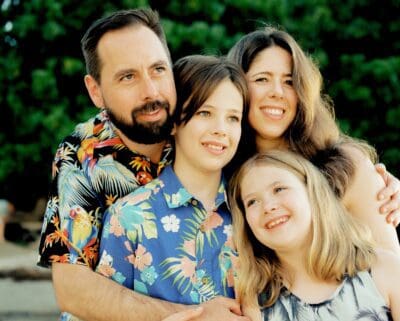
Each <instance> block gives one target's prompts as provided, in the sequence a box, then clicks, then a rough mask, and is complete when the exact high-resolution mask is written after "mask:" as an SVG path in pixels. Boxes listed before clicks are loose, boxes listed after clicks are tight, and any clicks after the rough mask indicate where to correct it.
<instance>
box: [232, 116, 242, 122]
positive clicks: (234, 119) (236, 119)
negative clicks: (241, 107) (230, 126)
mask: <svg viewBox="0 0 400 321" xmlns="http://www.w3.org/2000/svg"><path fill="white" fill-rule="evenodd" d="M229 121H231V122H232V123H240V118H239V117H238V116H229Z"/></svg>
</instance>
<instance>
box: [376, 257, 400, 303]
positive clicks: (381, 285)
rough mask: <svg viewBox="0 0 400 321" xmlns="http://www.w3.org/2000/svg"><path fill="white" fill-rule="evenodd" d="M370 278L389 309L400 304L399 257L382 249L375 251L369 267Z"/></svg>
mask: <svg viewBox="0 0 400 321" xmlns="http://www.w3.org/2000/svg"><path fill="white" fill-rule="evenodd" d="M371 274H372V278H373V280H374V282H375V284H376V287H377V288H378V290H379V292H380V293H381V294H382V296H383V297H384V299H385V301H386V302H387V303H388V306H389V307H390V308H393V303H394V302H399V303H400V287H399V284H400V256H399V255H397V254H395V253H393V252H391V251H388V250H383V249H378V250H377V251H376V261H375V262H374V264H373V265H372V267H371Z"/></svg>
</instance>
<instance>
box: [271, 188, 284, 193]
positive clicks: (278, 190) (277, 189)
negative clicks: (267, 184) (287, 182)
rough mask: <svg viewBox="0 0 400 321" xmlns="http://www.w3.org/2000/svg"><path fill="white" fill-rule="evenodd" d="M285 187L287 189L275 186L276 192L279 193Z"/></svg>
mask: <svg viewBox="0 0 400 321" xmlns="http://www.w3.org/2000/svg"><path fill="white" fill-rule="evenodd" d="M285 189H286V188H285V187H275V188H274V192H275V193H279V192H282V191H284V190H285Z"/></svg>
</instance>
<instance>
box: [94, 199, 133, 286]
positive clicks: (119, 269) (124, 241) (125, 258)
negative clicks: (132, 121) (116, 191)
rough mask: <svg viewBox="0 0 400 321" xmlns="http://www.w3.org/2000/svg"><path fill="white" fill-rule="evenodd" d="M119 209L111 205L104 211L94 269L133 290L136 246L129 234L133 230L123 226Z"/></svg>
mask: <svg viewBox="0 0 400 321" xmlns="http://www.w3.org/2000/svg"><path fill="white" fill-rule="evenodd" d="M117 203H118V202H117ZM119 209H121V208H119ZM119 209H116V206H111V207H109V209H108V210H107V211H106V213H105V217H104V225H103V226H104V228H103V231H102V235H101V243H100V252H99V253H100V255H99V256H100V260H99V264H98V265H97V267H96V271H97V272H98V273H100V274H102V275H104V276H106V277H108V278H110V279H113V280H114V281H116V282H118V283H120V284H121V285H123V286H125V287H127V288H129V289H132V290H133V289H134V262H135V250H136V248H135V247H136V246H135V244H134V243H133V242H132V240H131V239H129V235H131V234H134V231H130V232H129V231H127V230H126V229H125V227H123V224H121V217H122V216H123V214H122V213H121V211H119Z"/></svg>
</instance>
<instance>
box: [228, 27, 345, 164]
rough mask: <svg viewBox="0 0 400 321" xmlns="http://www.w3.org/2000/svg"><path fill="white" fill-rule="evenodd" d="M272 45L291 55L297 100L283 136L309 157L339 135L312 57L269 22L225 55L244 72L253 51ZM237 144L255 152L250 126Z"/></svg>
mask: <svg viewBox="0 0 400 321" xmlns="http://www.w3.org/2000/svg"><path fill="white" fill-rule="evenodd" d="M273 46H278V47H280V48H282V49H284V50H286V51H287V52H288V53H289V54H290V55H291V56H292V60H293V70H292V77H293V86H294V89H295V90H296V93H297V96H298V100H299V102H298V108H297V114H296V116H295V119H294V120H293V123H292V124H291V125H290V127H289V128H288V129H287V131H286V132H285V133H284V138H285V140H286V141H287V142H288V145H289V148H290V150H293V151H295V152H298V153H300V154H302V155H303V156H305V157H306V158H307V159H310V157H312V156H313V155H314V154H315V153H316V151H317V150H320V149H324V148H325V147H326V146H328V145H330V144H331V143H332V142H335V141H336V140H337V139H338V137H339V128H338V126H337V125H336V123H335V116H334V110H333V105H332V102H331V99H330V98H329V97H328V96H326V95H322V92H321V91H322V76H321V73H320V71H319V69H318V67H317V65H316V63H315V62H314V61H313V60H312V58H311V57H309V56H308V55H306V53H305V52H304V51H303V50H302V49H301V48H300V46H299V45H298V43H297V42H296V40H294V38H293V37H292V36H291V35H289V34H288V33H287V32H285V31H283V30H280V29H278V28H276V27H272V26H265V27H264V28H262V29H260V30H256V31H253V32H251V33H249V34H246V35H245V36H243V37H242V38H241V39H240V40H239V41H238V42H237V43H236V44H235V45H234V46H233V47H232V49H231V50H230V51H229V53H228V56H227V57H228V59H229V60H231V61H233V62H235V63H237V64H239V65H240V66H241V67H242V69H243V71H244V72H245V73H247V72H248V71H249V69H250V67H251V64H252V63H253V61H254V59H255V58H256V57H257V55H258V54H259V53H260V52H261V51H263V50H264V49H266V48H270V47H273ZM241 147H242V148H244V149H246V152H244V153H245V154H247V156H251V155H252V154H254V153H255V151H256V146H255V133H254V131H253V130H249V131H248V133H247V135H246V136H243V144H242V145H241ZM242 153H243V151H242ZM245 156H246V155H245Z"/></svg>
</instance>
